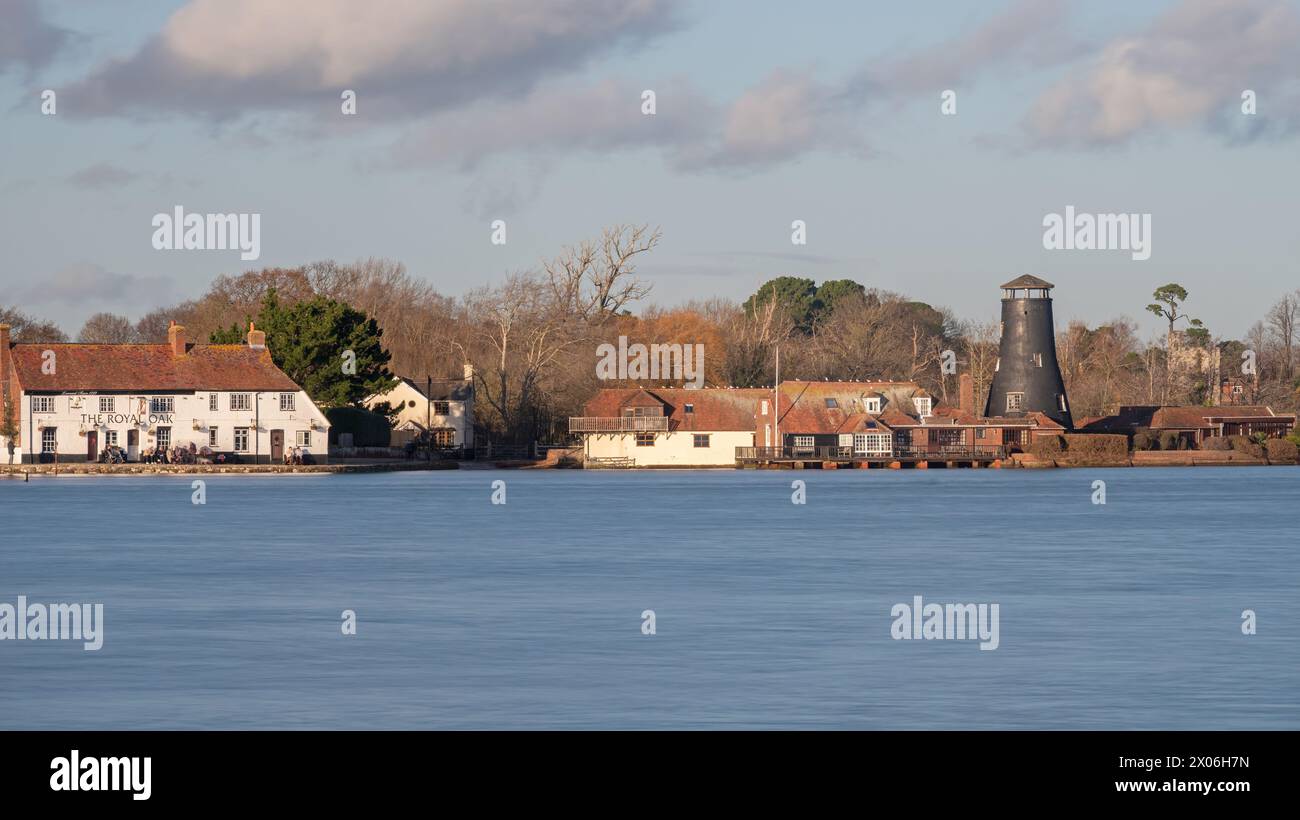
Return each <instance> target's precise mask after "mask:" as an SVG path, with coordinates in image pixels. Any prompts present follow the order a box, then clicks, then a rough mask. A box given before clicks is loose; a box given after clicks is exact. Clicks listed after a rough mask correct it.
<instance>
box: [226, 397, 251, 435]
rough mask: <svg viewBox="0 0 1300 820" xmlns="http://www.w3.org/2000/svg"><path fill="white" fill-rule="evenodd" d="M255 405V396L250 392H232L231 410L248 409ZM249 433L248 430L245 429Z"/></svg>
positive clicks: (245, 432)
mask: <svg viewBox="0 0 1300 820" xmlns="http://www.w3.org/2000/svg"><path fill="white" fill-rule="evenodd" d="M252 406H253V396H252V394H250V393H231V394H230V409H231V410H248V409H249V408H251V407H252ZM244 434H245V435H247V434H248V431H247V430H244Z"/></svg>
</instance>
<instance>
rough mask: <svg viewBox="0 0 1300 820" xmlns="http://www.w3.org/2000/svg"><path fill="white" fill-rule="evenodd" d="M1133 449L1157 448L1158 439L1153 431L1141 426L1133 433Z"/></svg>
mask: <svg viewBox="0 0 1300 820" xmlns="http://www.w3.org/2000/svg"><path fill="white" fill-rule="evenodd" d="M1133 449H1134V450H1159V449H1160V439H1159V437H1158V436H1156V434H1155V433H1153V432H1151V431H1150V430H1148V429H1146V428H1143V429H1141V430H1138V431H1137V432H1136V433H1134V434H1133Z"/></svg>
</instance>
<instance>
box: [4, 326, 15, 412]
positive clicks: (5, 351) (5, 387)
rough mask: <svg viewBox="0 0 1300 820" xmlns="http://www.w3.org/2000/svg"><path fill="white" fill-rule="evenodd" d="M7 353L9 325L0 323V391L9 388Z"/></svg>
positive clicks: (6, 390) (5, 390)
mask: <svg viewBox="0 0 1300 820" xmlns="http://www.w3.org/2000/svg"><path fill="white" fill-rule="evenodd" d="M9 355H10V354H9V325H6V324H0V391H3V392H6V393H7V392H8V390H9ZM2 397H3V396H2V395H0V398H2ZM15 403H17V399H16V398H15Z"/></svg>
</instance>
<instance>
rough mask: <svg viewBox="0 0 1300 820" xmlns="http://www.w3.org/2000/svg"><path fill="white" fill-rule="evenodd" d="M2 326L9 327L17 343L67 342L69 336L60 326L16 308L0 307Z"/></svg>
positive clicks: (0, 322)
mask: <svg viewBox="0 0 1300 820" xmlns="http://www.w3.org/2000/svg"><path fill="white" fill-rule="evenodd" d="M0 324H6V325H9V327H10V329H11V335H12V338H13V341H14V342H15V343H25V344H34V343H37V342H53V343H57V342H66V341H67V340H68V334H66V333H64V332H63V331H62V330H61V329H60V328H59V326H58V325H56V324H54V323H53V322H50V321H46V320H44V319H37V318H35V317H33V316H30V315H28V314H26V313H23V312H22V311H21V310H19V309H18V308H15V307H9V306H6V305H0Z"/></svg>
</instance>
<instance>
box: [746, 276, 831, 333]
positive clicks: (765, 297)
mask: <svg viewBox="0 0 1300 820" xmlns="http://www.w3.org/2000/svg"><path fill="white" fill-rule="evenodd" d="M769 304H775V305H776V306H777V309H778V310H781V311H783V312H785V313H786V314H787V315H788V316H789V317H790V320H791V321H792V322H793V323H794V326H795V328H797V329H798V330H800V331H802V332H804V333H810V332H812V324H813V318H814V314H815V312H816V308H817V283H816V282H814V281H813V280H811V279H801V278H799V277H796V276H778V277H776V278H775V279H769V280H767V281H766V282H764V283H763V284H762V285H760V286H759V288H758V290H757V291H755V292H754V295H753V296H750V297H749V298H748V299H746V300H745V313H746V314H748V315H749V316H751V317H758V316H761V315H762V314H764V313H765V312H766V311H765V310H764V308H766V307H767V306H768V305H769Z"/></svg>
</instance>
